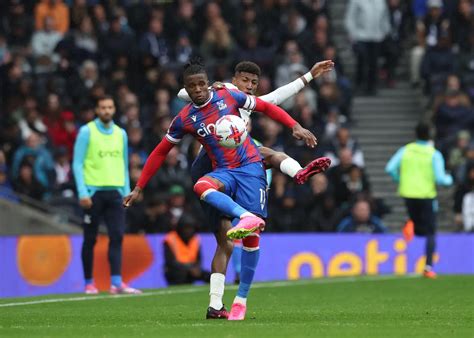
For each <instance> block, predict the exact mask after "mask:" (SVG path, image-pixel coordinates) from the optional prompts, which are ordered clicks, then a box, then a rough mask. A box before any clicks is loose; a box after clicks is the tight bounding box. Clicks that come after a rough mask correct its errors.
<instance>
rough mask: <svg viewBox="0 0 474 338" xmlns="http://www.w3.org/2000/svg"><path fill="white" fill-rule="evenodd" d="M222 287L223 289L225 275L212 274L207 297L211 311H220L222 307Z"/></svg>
mask: <svg viewBox="0 0 474 338" xmlns="http://www.w3.org/2000/svg"><path fill="white" fill-rule="evenodd" d="M224 287H225V275H223V274H222V273H213V274H211V283H210V291H209V296H211V301H210V303H209V306H210V307H212V308H213V309H216V310H220V309H222V307H223V306H224V305H223V304H222V296H224Z"/></svg>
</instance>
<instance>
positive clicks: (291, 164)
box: [280, 157, 303, 177]
mask: <svg viewBox="0 0 474 338" xmlns="http://www.w3.org/2000/svg"><path fill="white" fill-rule="evenodd" d="M301 169H303V167H301V165H300V164H299V163H298V162H296V161H295V160H294V159H292V158H291V157H288V158H286V159H284V160H283V161H281V163H280V170H281V172H282V173H283V174H287V175H288V176H290V177H295V175H296V173H297V172H298V171H300V170H301Z"/></svg>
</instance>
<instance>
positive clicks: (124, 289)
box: [110, 283, 142, 295]
mask: <svg viewBox="0 0 474 338" xmlns="http://www.w3.org/2000/svg"><path fill="white" fill-rule="evenodd" d="M140 293H142V292H141V291H140V290H138V289H134V288H132V287H130V286H128V285H127V284H125V283H122V285H121V286H120V287H117V286H115V285H111V286H110V294H112V295H118V294H131V295H139V294H140Z"/></svg>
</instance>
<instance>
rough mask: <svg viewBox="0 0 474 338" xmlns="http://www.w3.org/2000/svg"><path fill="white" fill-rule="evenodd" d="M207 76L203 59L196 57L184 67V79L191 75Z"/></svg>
mask: <svg viewBox="0 0 474 338" xmlns="http://www.w3.org/2000/svg"><path fill="white" fill-rule="evenodd" d="M196 74H207V72H206V68H205V67H204V63H203V62H202V59H201V58H198V57H195V58H192V59H191V60H189V61H188V62H187V63H186V64H185V65H184V72H183V79H185V78H186V77H188V76H190V75H196Z"/></svg>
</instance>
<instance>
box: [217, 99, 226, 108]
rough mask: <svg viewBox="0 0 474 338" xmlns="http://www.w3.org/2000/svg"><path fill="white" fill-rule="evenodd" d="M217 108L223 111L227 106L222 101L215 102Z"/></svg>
mask: <svg viewBox="0 0 474 338" xmlns="http://www.w3.org/2000/svg"><path fill="white" fill-rule="evenodd" d="M217 108H219V110H224V109H226V108H227V105H226V104H225V103H224V100H220V101H217Z"/></svg>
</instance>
